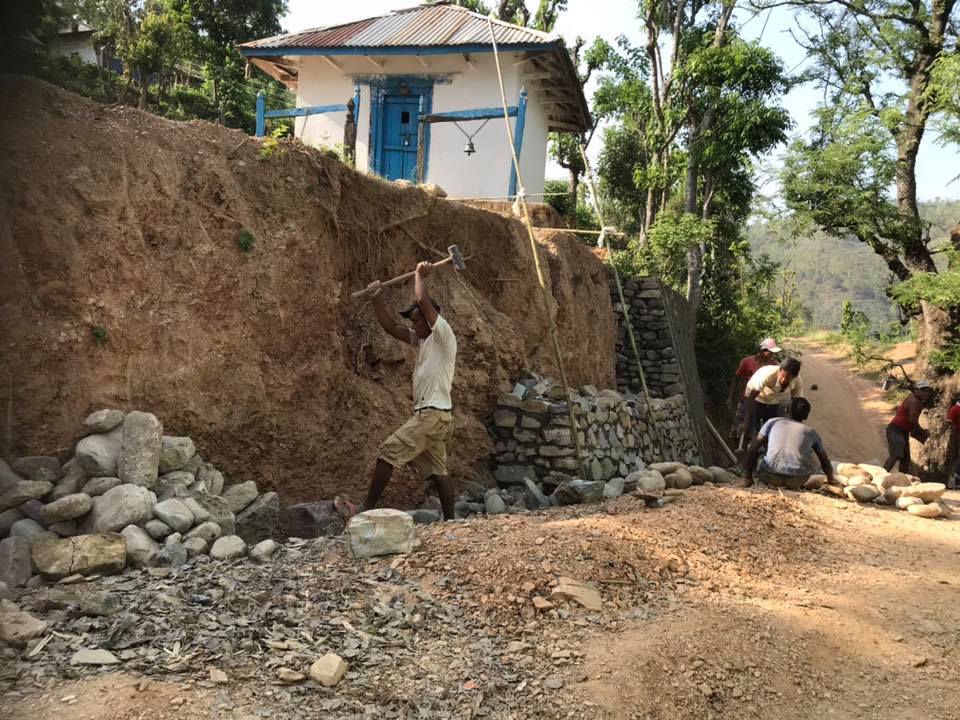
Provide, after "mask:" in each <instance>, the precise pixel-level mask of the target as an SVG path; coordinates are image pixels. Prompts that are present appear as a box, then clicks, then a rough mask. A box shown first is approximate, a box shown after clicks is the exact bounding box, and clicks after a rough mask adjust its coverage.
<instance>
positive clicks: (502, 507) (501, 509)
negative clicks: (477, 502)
mask: <svg viewBox="0 0 960 720" xmlns="http://www.w3.org/2000/svg"><path fill="white" fill-rule="evenodd" d="M483 505H484V509H485V510H486V513H487V515H503V514H504V513H505V512H506V511H507V503H506V502H504V500H503V498H502V497H500V496H499V495H498V494H497V493H496V492H494V491H491V492H490V493H489V494H488V495H487V497H486V499H485V500H484V501H483Z"/></svg>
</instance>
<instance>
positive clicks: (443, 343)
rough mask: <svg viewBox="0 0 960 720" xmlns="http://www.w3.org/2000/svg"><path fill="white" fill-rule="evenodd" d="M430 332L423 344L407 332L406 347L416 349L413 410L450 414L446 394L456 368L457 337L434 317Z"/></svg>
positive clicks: (450, 402)
mask: <svg viewBox="0 0 960 720" xmlns="http://www.w3.org/2000/svg"><path fill="white" fill-rule="evenodd" d="M432 330H433V331H432V332H431V333H430V337H428V338H426V339H425V340H421V339H420V338H418V337H417V336H416V334H415V333H414V332H413V330H412V329H411V330H410V344H411V345H413V346H414V347H415V348H417V364H416V367H414V369H413V409H414V410H419V409H421V408H425V407H432V408H438V409H440V410H452V409H453V402H452V401H451V400H450V390H451V388H452V386H453V371H454V369H455V367H456V364H457V336H456V335H454V334H453V328H451V327H450V324H449V323H448V322H447V321H446V320H444V319H443V317H442V316H441V315H437V321H436V322H435V323H434V324H433V328H432Z"/></svg>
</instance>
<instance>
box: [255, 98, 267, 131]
mask: <svg viewBox="0 0 960 720" xmlns="http://www.w3.org/2000/svg"><path fill="white" fill-rule="evenodd" d="M266 111H267V99H266V98H265V97H264V96H263V92H262V91H261V92H258V93H257V132H256V135H257V137H263V136H264V135H266V134H267V118H266V117H265V116H264V113H266Z"/></svg>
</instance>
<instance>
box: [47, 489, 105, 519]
mask: <svg viewBox="0 0 960 720" xmlns="http://www.w3.org/2000/svg"><path fill="white" fill-rule="evenodd" d="M92 508H93V499H92V498H91V497H90V496H89V495H87V494H86V493H74V494H73V495H65V496H64V497H62V498H60V499H59V500H54V501H53V502H52V503H50V504H48V505H44V506H43V511H42V516H43V520H44V522H46V523H47V524H48V525H52V524H54V523H61V522H66V521H68V520H76V519H77V518H79V517H82V516H84V515H86V514H87V513H88V512H90V510H91V509H92Z"/></svg>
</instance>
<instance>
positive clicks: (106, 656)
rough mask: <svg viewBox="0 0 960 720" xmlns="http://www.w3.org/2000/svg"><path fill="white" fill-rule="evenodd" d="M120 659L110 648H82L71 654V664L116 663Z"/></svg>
mask: <svg viewBox="0 0 960 720" xmlns="http://www.w3.org/2000/svg"><path fill="white" fill-rule="evenodd" d="M119 662H120V660H119V659H118V658H117V656H116V655H114V654H113V653H112V652H110V651H109V650H103V649H100V648H96V649H91V648H81V649H80V650H77V651H76V652H75V653H74V654H73V655H71V656H70V664H71V665H116V664H117V663H119Z"/></svg>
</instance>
